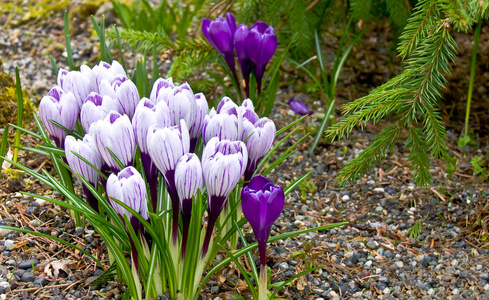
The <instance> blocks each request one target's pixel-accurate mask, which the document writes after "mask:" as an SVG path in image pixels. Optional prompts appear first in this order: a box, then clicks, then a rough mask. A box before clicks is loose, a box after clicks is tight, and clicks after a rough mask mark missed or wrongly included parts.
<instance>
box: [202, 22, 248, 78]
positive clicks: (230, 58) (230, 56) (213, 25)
mask: <svg viewBox="0 0 489 300" xmlns="http://www.w3.org/2000/svg"><path fill="white" fill-rule="evenodd" d="M235 31H236V21H235V20H234V17H233V15H231V14H230V13H226V19H224V18H223V17H218V18H217V19H215V20H214V21H210V20H209V19H203V20H202V32H203V33H204V35H205V37H206V38H207V40H208V41H209V43H211V45H212V46H213V47H214V48H215V49H216V50H217V51H219V53H221V55H222V57H223V58H224V60H225V61H226V63H227V65H228V66H229V69H231V72H232V73H233V76H234V80H235V81H236V83H237V84H238V87H239V81H238V76H237V75H236V66H235V63H234V34H235Z"/></svg>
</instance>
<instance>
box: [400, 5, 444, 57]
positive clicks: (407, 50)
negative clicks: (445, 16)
mask: <svg viewBox="0 0 489 300" xmlns="http://www.w3.org/2000/svg"><path fill="white" fill-rule="evenodd" d="M436 3H437V0H420V1H419V2H418V4H417V5H416V7H415V12H414V14H413V15H412V16H411V18H409V20H408V24H407V25H406V27H405V28H404V31H403V32H402V34H401V36H400V43H399V47H398V48H397V50H398V51H399V56H401V57H402V58H403V59H404V58H406V57H409V56H410V55H411V52H412V51H413V50H414V49H416V48H417V47H418V44H419V42H420V41H422V40H423V39H424V38H425V37H426V36H428V35H429V31H430V30H431V28H432V27H433V24H434V23H435V22H438V21H439V19H440V16H439V11H438V7H437V5H436Z"/></svg>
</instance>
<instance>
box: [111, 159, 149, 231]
mask: <svg viewBox="0 0 489 300" xmlns="http://www.w3.org/2000/svg"><path fill="white" fill-rule="evenodd" d="M106 191H107V196H108V197H109V202H110V204H111V205H112V207H113V208H114V209H115V211H116V212H117V213H118V214H119V215H120V216H121V217H123V216H124V215H126V216H127V217H128V218H129V221H130V222H131V225H133V228H134V229H135V230H137V229H138V227H139V226H137V225H136V226H135V224H139V222H137V219H136V217H134V216H133V215H132V214H131V213H130V212H129V211H128V210H127V209H125V208H123V207H122V206H121V205H119V204H117V203H116V202H115V201H113V200H112V199H111V197H112V198H115V199H117V200H119V201H121V202H123V203H124V204H126V205H127V206H129V207H130V208H132V209H134V210H135V211H136V212H137V213H139V214H140V215H141V216H142V217H143V218H145V219H146V220H149V214H148V203H147V200H146V184H145V183H144V179H143V177H142V176H141V174H139V172H138V171H137V170H136V169H135V168H134V167H132V166H129V167H126V168H124V169H122V170H121V171H120V172H118V173H117V175H116V174H115V173H112V174H110V176H109V178H108V179H107V187H106Z"/></svg>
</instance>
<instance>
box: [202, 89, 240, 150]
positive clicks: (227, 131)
mask: <svg viewBox="0 0 489 300" xmlns="http://www.w3.org/2000/svg"><path fill="white" fill-rule="evenodd" d="M238 111H239V107H238V106H237V105H236V104H235V103H234V102H233V101H232V100H231V99H230V98H229V97H223V98H222V100H221V101H220V102H219V105H218V106H217V110H215V109H214V108H212V109H211V111H210V112H209V114H208V115H207V116H205V118H204V126H203V128H202V139H203V141H204V144H207V143H208V142H209V140H210V139H211V138H213V137H218V138H219V140H230V141H236V140H239V139H240V138H241V135H242V131H243V121H242V115H241V114H240V113H239V112H238Z"/></svg>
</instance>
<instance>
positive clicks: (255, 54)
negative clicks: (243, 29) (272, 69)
mask: <svg viewBox="0 0 489 300" xmlns="http://www.w3.org/2000/svg"><path fill="white" fill-rule="evenodd" d="M276 49H277V36H276V35H275V31H274V30H273V27H272V26H269V25H268V24H267V23H265V22H260V21H259V22H256V23H255V24H254V25H253V26H252V27H251V29H250V30H249V32H248V35H247V36H246V53H247V54H248V57H249V59H250V60H251V63H252V64H253V72H254V73H255V77H256V85H257V87H258V93H260V92H261V83H262V79H263V74H264V73H265V67H266V65H267V63H268V62H269V61H270V59H272V56H273V54H274V53H275V50H276Z"/></svg>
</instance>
